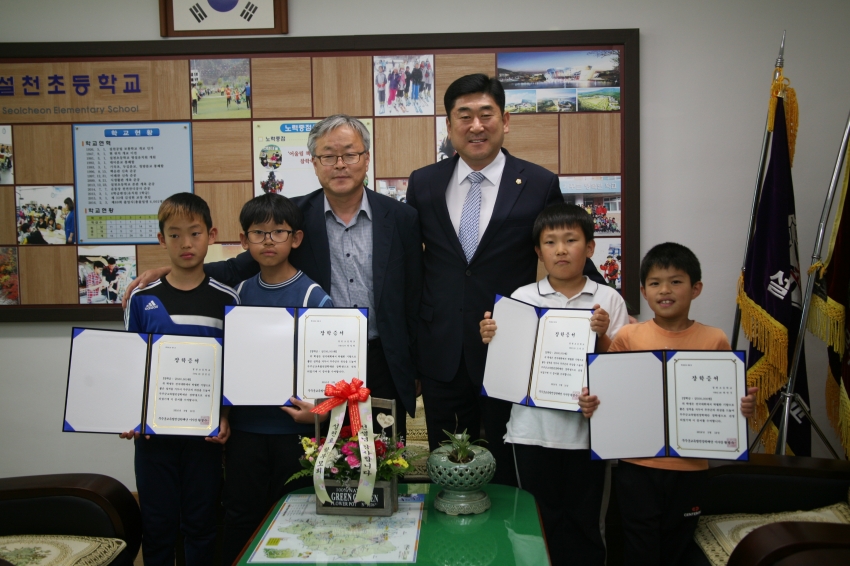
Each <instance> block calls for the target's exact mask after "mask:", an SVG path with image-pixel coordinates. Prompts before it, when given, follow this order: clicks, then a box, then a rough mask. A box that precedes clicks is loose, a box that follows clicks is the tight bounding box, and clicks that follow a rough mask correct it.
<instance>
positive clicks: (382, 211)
mask: <svg viewBox="0 0 850 566" xmlns="http://www.w3.org/2000/svg"><path fill="white" fill-rule="evenodd" d="M307 145H308V149H309V150H310V154H311V155H312V157H313V167H314V169H315V171H316V176H317V177H318V178H319V183H320V184H321V186H322V188H321V189H318V190H316V191H314V192H312V193H310V194H308V195H305V196H302V197H296V198H293V199H292V200H293V202H295V203H296V204H297V205H298V207H299V208H301V210H302V212H303V213H304V240H303V242H302V244H301V246H299V247H298V248H294V249H293V250H292V253H291V255H290V256H289V259H290V261H291V262H292V264H293V265H294V266H295V267H297V268H298V269H300V270H302V271H303V272H304V273H306V274H307V276H308V277H310V279H312V280H313V281H315V282H316V283H318V284H319V285H321V286H322V289H324V290H325V291H326V292H327V293H328V294H329V295H330V296H331V298H332V299H333V302H334V305H335V306H337V307H361V308H362V307H366V308H369V351H368V362H367V373H366V375H367V380H368V387H369V388H370V390H371V391H372V395H373V396H375V397H382V398H386V399H395V400H396V403H397V408H398V415H397V416H398V418H397V422H396V423H395V427H396V433H397V434H399V435H405V434H406V419H405V412H406V413H409V414H410V415H411V416H413V415H414V411H415V409H416V396H417V394H418V392H417V387H418V385H417V373H416V367H415V364H414V362H413V355H414V353H415V352H413V348H414V344H415V332H416V329H417V317H418V310H419V299H420V294H421V288H422V277H421V267H422V263H421V261H422V260H421V258H422V244H421V238H420V236H419V222H418V220H417V216H418V215H417V213H416V211H415V210H413V209H412V208H410V207H409V206H407V205H405V204H403V203H400V202H398V201H396V200H395V199H392V198H389V197H387V196H384V195H381V194H378V193H376V192H375V191H370V190H366V189H365V186H364V181H365V179H366V172H367V171H368V170H369V159H370V155H369V131H368V130H367V129H366V127H365V126H364V125H363V123H362V122H360V121H359V120H357V119H356V118H351V117H350V116H346V115H343V114H338V115H335V116H329V117H328V118H325V119H324V120H322V121H320V122H319V123H317V124H316V125H315V126H314V127H313V129H312V130H311V132H310V136H309V138H308V141H307ZM204 271H205V272H206V273H207V274H208V275H210V276H211V277H213V278H215V279H217V280H218V281H221V282H222V283H225V284H228V285H231V286H235V285H238V284H239V283H240V282H241V281H244V280H245V279H248V278H249V277H252V276H253V275H255V274H256V273H258V272H259V265H258V264H257V263H256V262H255V261H254V260H253V258H251V255H250V254H248V253H242V254H239V256H237V257H236V258H233V259H230V260H227V261H222V262H215V263H210V264H207V265H206V266H204ZM162 274H163V270H150V271H149V272H145V273H143V274H142V275H141V276H140V277H139V280H141V281H143V286H144V284H147V283H149V282H151V281H153V280H155V279H156V278H157V277H160V276H161V275H162ZM129 291H130V290H129V289H128V292H129ZM294 306H300V305H294ZM295 404H296V406H297V407H301V408H302V409H303V410H304V409H308V408H309V407H307V406H305V404H301V403H298V402H295ZM388 433H389V431H388Z"/></svg>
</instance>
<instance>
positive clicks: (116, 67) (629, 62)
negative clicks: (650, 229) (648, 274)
mask: <svg viewBox="0 0 850 566" xmlns="http://www.w3.org/2000/svg"><path fill="white" fill-rule="evenodd" d="M0 46H3V47H4V48H5V49H4V52H5V53H15V54H16V58H14V59H12V58H0V78H3V79H4V81H3V82H0V107H2V115H3V116H4V119H3V123H4V125H8V126H9V127H10V128H11V130H12V144H13V147H14V149H15V154H14V155H15V180H14V183H15V184H14V185H11V184H10V185H4V184H2V183H0V246H8V247H14V248H16V251H17V265H16V267H17V271H18V281H17V282H18V289H17V291H18V293H17V294H18V297H17V299H18V302H19V304H17V305H15V304H8V303H7V304H5V305H2V306H0V322H3V321H80V320H120V319H121V316H122V313H121V309H120V307H119V306H118V305H116V304H111V303H109V302H108V301H107V303H105V304H95V302H94V301H93V303H92V304H91V305H89V304H85V305H81V304H80V280H79V272H78V271H79V270H78V263H79V257H81V256H85V257H88V256H86V254H85V252H84V251H83V250H80V249H79V247H78V246H77V245H58V246H37V245H35V246H34V245H20V244H19V242H18V241H17V235H18V234H17V230H16V216H17V215H16V197H15V189H16V188H17V187H29V186H66V185H72V184H74V177H75V168H74V158H73V156H74V145H73V131H72V128H73V126H74V124H85V123H97V122H113V123H119V122H120V123H137V124H138V125H139V127H144V126H145V125H149V124H151V123H161V122H175V123H176V122H181V123H182V122H190V123H191V137H192V144H191V154H192V170H193V174H194V181H193V185H194V191H195V193H196V194H198V195H200V196H201V197H203V198H204V199H205V200H207V202H209V203H210V207H211V209H212V214H213V222H214V225H215V226H216V228H218V231H219V238H218V240H219V241H220V242H222V243H224V244H234V243H237V242H238V241H239V237H238V235H239V231H240V228H239V225H238V212H239V210H240V209H241V206H242V204H244V202H246V201H247V200H249V199H250V198H251V197H252V196H254V194H256V191H257V187H259V186H260V185H259V183H260V181H262V180H263V179H258V178H256V176H257V170H258V169H257V166H256V165H257V164H256V163H255V161H257V160H258V159H259V154H257V155H255V150H256V149H259V150H262V148H257V147H256V144H257V140H256V139H255V137H256V135H255V134H256V132H255V131H254V129H255V126H256V125H257V124H259V123H261V122H277V123H278V124H285V123H289V124H295V123H303V122H310V121H315V120H319V119H321V118H323V117H325V116H328V115H331V114H335V113H346V114H350V115H353V116H356V117H359V118H361V119H364V120H368V121H369V122H371V124H372V129H371V130H372V134H373V135H372V143H371V147H372V155H371V167H372V168H373V170H374V173H371V172H370V175H369V178H370V183H369V188H370V189H376V190H378V191H379V192H387V193H389V192H393V191H394V192H395V193H396V194H395V198H398V197H399V193H400V189H399V187H403V180H404V179H406V178H407V177H408V176H409V174H410V172H411V171H413V170H414V169H417V168H419V167H423V166H425V165H428V164H430V163H434V162H435V161H436V160H438V159H445V158H448V157H449V155H446V154H445V153H452V152H453V151H452V150H451V148H450V147H449V146H445V144H443V146H445V147H442V146H441V143H442V142H444V141H446V140H444V139H442V138H444V137H445V136H446V133H447V132H446V129H445V108H444V105H443V95H444V94H445V91H446V88H447V87H448V85H449V84H451V82H452V81H454V80H455V79H456V78H458V77H460V76H463V75H466V74H470V73H474V72H483V73H486V74H488V75H489V76H497V74H498V72H499V69H498V67H497V60H498V57H499V56H500V54H504V53H514V52H524V51H525V52H530V53H535V54H539V53H548V52H552V53H565V52H567V53H569V52H576V53H579V54H582V56H584V55H585V54H587V53H591V52H592V53H596V52H606V53H611V52H616V53H618V54H619V57H618V63H619V85H618V86H617V88H619V89H620V90H619V99H618V102H619V109H608V110H604V111H599V110H598V109H597V110H589V111H581V110H580V109H579V108H578V106H579V102H578V90H580V89H585V88H586V89H590V88H607V87H606V86H604V85H603V86H599V85H595V84H586V85H582V84H579V85H571V86H569V87H563V88H573V87H574V88H575V89H576V91H577V95H576V102H575V109H574V110H570V109H569V105H568V104H567V102H570V101H571V99H569V100H567V101H566V102H564V101H562V100H561V98H560V95H558V96H554V95H553V96H551V97H549V98H546V100H550V99H551V102H545V103H544V105H543V106H544V109H543V111H540V110H539V106H538V111H537V112H534V113H531V112H529V113H516V114H513V115H512V116H511V120H510V132H509V133H508V134H507V135H506V137H505V142H504V147H505V149H506V150H507V151H510V152H511V153H512V154H513V155H515V156H517V157H519V158H521V159H526V160H528V161H531V162H534V163H537V164H539V165H540V166H542V167H545V168H547V169H549V170H550V171H552V172H553V173H556V174H557V175H559V176H560V177H561V179H562V189H563V187H564V186H566V185H565V184H564V179H567V180H569V179H573V180H577V179H596V178H603V179H604V178H614V177H616V178H617V179H618V183H619V198H620V201H619V203H618V204H619V206H620V210H619V217H617V219H616V223H617V228H618V229H619V233H614V232H612V231H610V230H607V231H604V232H605V233H600V234H597V238H598V240H599V241H598V242H597V248H598V250H597V251H599V252H600V253H601V252H602V251H603V248H604V251H605V255H604V256H602V257H600V258H596V257H594V263H596V264H598V265H604V264H605V262H606V261H607V255H613V256H614V258H613V259H616V261H617V266H616V267H617V273H616V280H615V281H613V286H615V288H618V289H619V290H620V291H621V293H622V294H623V296H624V297H625V299H626V300H627V302H628V303H629V305H630V306H631V307H633V309H632V312H636V307H638V306H639V304H640V301H639V292H638V282H637V279H636V274H637V272H638V265H639V261H640V257H639V253H640V242H639V234H640V219H639V210H640V135H639V134H640V117H639V113H638V109H639V107H640V105H639V92H640V88H639V66H638V62H639V32H638V30H636V29H620V30H581V31H545V32H504V33H502V32H499V33H477V34H423V35H381V36H350V37H317V38H275V39H271V38H259V39H258V38H229V39H227V40H224V41H222V40H221V39H217V40H203V39H200V40H196V41H191V42H116V43H107V44H104V43H101V42H98V43H94V42H92V43H56V44H0ZM103 53H109V54H110V56H109V57H104V56H103V55H102V54H103ZM422 54H427V55H429V58H428V59H426V61H427V62H428V63H431V70H432V71H433V75H432V77H430V79H431V80H432V81H433V83H432V85H431V89H430V93H429V95H428V97H429V98H430V99H431V100H430V102H432V103H433V106H434V109H433V114H426V113H424V112H422V113H415V114H414V115H411V114H410V113H407V114H403V115H393V114H389V113H387V112H385V113H384V114H380V104H377V105H376V98H380V97H379V96H377V94H376V86H377V85H376V78H378V77H376V74H375V71H376V67H375V65H376V61H378V62H379V63H380V62H381V61H382V60H385V61H389V60H391V58H392V57H398V56H400V55H408V56H411V57H416V56H420V57H421V56H422ZM245 58H247V59H249V64H250V78H249V80H248V82H249V84H250V87H251V91H250V93H251V94H250V107H251V115H250V117H244V118H235V117H234V118H233V119H226V120H222V119H210V120H204V119H195V116H193V115H192V97H191V95H190V92H191V84H192V73H191V65H192V63H191V62H192V61H198V60H202V59H204V60H209V59H220V60H231V59H245ZM382 58H384V59H382ZM603 59H604V58H603ZM380 66H381V65H378V67H380ZM586 66H587V65H586ZM427 68H428V65H427V64H426V69H427ZM385 69H386V67H385ZM378 71H380V69H379V68H378ZM591 71H593V69H591ZM603 71H604V69H603ZM54 75H55V76H58V79H57V78H55V77H54ZM597 75H598V73H597ZM597 75H594V76H591V77H590V78H589V79H588V81H598V80H600V78H599V76H602V75H599V76H597ZM609 75H610V73H609ZM78 76H80V77H81V76H85V77H86V78H87V79H88V82H89V87H88V88H84V87H83V86H80V87H79V89H78V88H77V86H75V77H78ZM25 77H29V80H28V83H29V84H32V83H33V82H34V81H35V78H37V77H38V78H39V81H40V82H41V83H42V84H41V85H40V92H41V94H40V95H25V93H24V82H25V81H24V79H25ZM104 77H105V78H104ZM113 77H115V78H116V81H113V80H112V79H113ZM101 78H104V79H103V80H105V81H106V84H105V90H104V89H102V88H100V87H101V86H104V85H103V84H102V81H101ZM59 79H62V81H63V82H64V86H63V88H62V91H63V92H61V93H56V94H49V90H50V89H53V90H56V89H57V86H56V85H54V86H50V87H49V88H48V84H47V83H48V82H53V83H57V82H58V81H59ZM580 79H582V77H581V74H580V73H579V79H577V80H580ZM81 80H82V79H81ZM9 83H11V84H9ZM113 83H114V84H113ZM424 84H425V83H424V82H423V84H422V87H421V88H420V100H421V99H422V95H423V92H424V90H425V89H424ZM112 87H114V90H112ZM4 88H5V89H6V90H4ZM509 90H510V89H509ZM536 90H539V91H543V90H547V91H552V92H554V91H557V90H559V89H544V88H539V89H536ZM544 94H547V95H548V94H549V93H548V92H547V93H544ZM544 98H545V97H544ZM386 100H387V99H386V98H385V102H386ZM539 100H540V98H539V97H537V98H536V99H535V104H538V105H539ZM378 102H380V101H379V100H378ZM411 102H412V101H411ZM596 102H599V101H596ZM552 104H555V105H559V111H558V112H554V111H551V110H552ZM561 105H562V106H564V108H560V106H561ZM411 107H413V105H412V104H411ZM56 108H59V110H58V111H57V110H56ZM30 109H32V110H30ZM441 147H442V150H441ZM281 150H283V148H282V147H281ZM293 151H294V150H293ZM299 151H300V150H299ZM441 151H442V152H444V153H443V154H441ZM305 158H309V156H305ZM263 171H264V172H265V177H267V176H268V172H267V171H266V170H265V169H263ZM588 182H589V181H588ZM585 184H587V182H585ZM317 188H319V186H318V185H316V186H314V187H312V188H308V187H306V186H302V187H298V191H299V192H298V194H304V192H305V191H306V192H309V190H314V189H317ZM308 189H309V190H308ZM78 190H79V189H78ZM180 190H185V189H184V188H181V189H180ZM293 190H294V187H293ZM175 192H179V191H178V190H175ZM564 192H565V194H566V193H567V192H569V190H565V191H564ZM597 192H600V191H597V190H596V188H594V187H592V186H591V187H590V188H588V190H585V191H584V192H583V193H582V202H583V203H585V204H586V203H587V202H589V201H590V199H591V198H594V199H595V198H596V196H599V195H597V194H596V193H597ZM601 192H603V193H604V192H605V190H602V191H601ZM282 194H284V195H287V196H295V193H292V194H289V188H288V187H287V186H284V187H282ZM601 198H603V199H604V198H605V195H602V197H601ZM594 202H595V201H594ZM609 210H610V207H609ZM600 216H603V217H604V216H606V215H605V214H603V215H600ZM607 216H612V215H611V214H610V213H608V214H607ZM609 232H610V233H609ZM603 240H604V241H603ZM115 243H117V242H111V241H104V242H98V244H99V245H112V244H115ZM228 247H233V248H234V249H238V248H236V247H235V246H228ZM135 258H136V267H137V272H138V273H141V272H143V271H145V270H146V269H150V268H152V267H157V266H160V265H165V264H167V261H168V259H167V255H166V254H165V253H163V251H162V250H161V248H159V246H158V245H141V244H138V245H136V254H135ZM597 259H599V261H596V260H597ZM609 268H610V266H609ZM610 271H611V275H612V276H613V275H614V272H613V270H610ZM46 274H49V276H47V275H46ZM128 278H129V275H128ZM612 278H613V277H612ZM10 302H11V301H10Z"/></svg>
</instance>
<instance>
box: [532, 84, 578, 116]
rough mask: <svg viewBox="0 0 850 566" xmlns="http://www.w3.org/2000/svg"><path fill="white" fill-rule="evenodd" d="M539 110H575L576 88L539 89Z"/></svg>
mask: <svg viewBox="0 0 850 566" xmlns="http://www.w3.org/2000/svg"><path fill="white" fill-rule="evenodd" d="M537 111H538V112H575V111H576V89H574V88H551V89H550V88H541V89H540V90H538V91H537Z"/></svg>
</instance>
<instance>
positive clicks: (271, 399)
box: [222, 306, 295, 407]
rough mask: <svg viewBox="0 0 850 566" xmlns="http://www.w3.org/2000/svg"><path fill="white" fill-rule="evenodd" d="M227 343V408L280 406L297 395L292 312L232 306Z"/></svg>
mask: <svg viewBox="0 0 850 566" xmlns="http://www.w3.org/2000/svg"><path fill="white" fill-rule="evenodd" d="M293 310H294V309H293ZM224 343H225V349H224V377H223V384H222V387H223V393H222V394H223V395H224V399H223V403H224V404H225V405H271V406H277V407H280V406H282V405H283V404H285V403H286V402H287V401H289V398H290V397H291V396H292V395H293V394H294V392H295V317H294V316H293V314H292V312H290V309H284V308H278V307H252V306H234V307H229V308H228V310H227V311H226V313H225V315H224Z"/></svg>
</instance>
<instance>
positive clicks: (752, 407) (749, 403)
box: [741, 387, 759, 419]
mask: <svg viewBox="0 0 850 566" xmlns="http://www.w3.org/2000/svg"><path fill="white" fill-rule="evenodd" d="M758 390H759V388H758V387H747V396H746V397H741V414H742V415H744V417H746V418H748V419H749V418H752V416H753V415H754V414H755V413H756V393H758Z"/></svg>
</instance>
